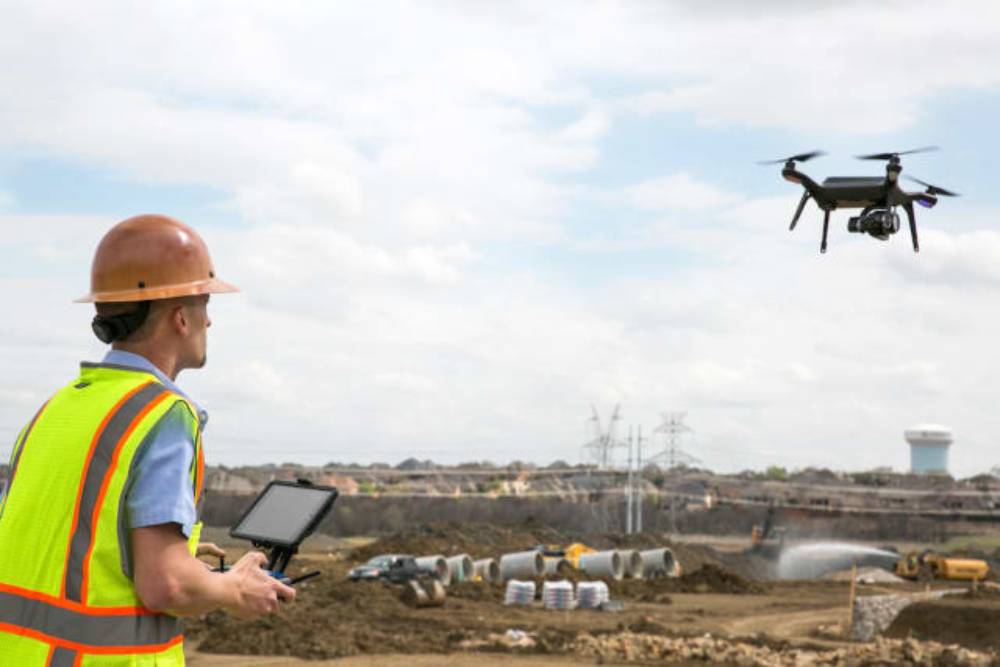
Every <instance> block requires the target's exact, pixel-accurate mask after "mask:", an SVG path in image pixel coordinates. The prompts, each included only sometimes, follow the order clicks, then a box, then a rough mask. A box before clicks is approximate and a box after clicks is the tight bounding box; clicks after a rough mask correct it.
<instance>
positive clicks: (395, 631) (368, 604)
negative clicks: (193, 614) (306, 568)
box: [187, 571, 454, 659]
mask: <svg viewBox="0 0 1000 667" xmlns="http://www.w3.org/2000/svg"><path fill="white" fill-rule="evenodd" d="M343 574H344V573H343V572H342V571H337V572H330V571H325V572H324V576H323V577H320V578H319V579H317V580H316V581H315V582H314V583H310V584H309V586H308V587H306V586H302V587H300V594H299V599H298V600H297V601H296V602H295V603H294V604H290V605H288V606H286V607H285V608H284V609H283V610H282V612H281V613H280V614H277V615H275V616H271V617H267V618H263V619H260V620H257V621H243V620H239V619H236V618H233V617H231V616H228V615H226V614H223V613H220V612H217V613H214V614H210V615H208V616H207V617H205V618H203V619H199V620H198V621H195V622H193V623H189V624H188V632H187V634H188V635H189V636H192V637H193V638H195V639H198V638H200V639H201V640H202V643H201V646H200V648H201V650H202V651H205V652H208V653H238V654H249V655H294V656H298V657H301V658H306V659H328V658H337V657H342V656H348V655H357V654H361V653H387V652H392V653H424V652H426V653H441V652H446V651H448V650H449V648H450V646H451V644H452V643H453V641H454V637H452V636H451V635H450V634H449V633H448V632H442V628H441V627H440V624H439V623H438V622H437V621H436V620H435V619H434V618H433V617H432V616H430V615H421V614H419V613H407V607H406V606H405V605H404V604H403V602H402V601H400V599H399V594H400V588H398V587H395V586H391V585H388V584H383V583H378V582H365V583H346V582H344V581H343ZM338 575H339V576H338Z"/></svg>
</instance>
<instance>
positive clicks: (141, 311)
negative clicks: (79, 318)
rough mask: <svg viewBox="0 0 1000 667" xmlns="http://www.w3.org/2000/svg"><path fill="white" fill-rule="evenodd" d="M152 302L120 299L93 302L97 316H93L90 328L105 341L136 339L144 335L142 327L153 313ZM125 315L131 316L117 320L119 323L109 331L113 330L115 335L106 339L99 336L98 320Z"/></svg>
mask: <svg viewBox="0 0 1000 667" xmlns="http://www.w3.org/2000/svg"><path fill="white" fill-rule="evenodd" d="M152 306H153V304H152V302H149V301H121V302H113V303H95V304H94V309H95V310H96V311H97V316H96V317H94V322H93V324H92V325H91V328H92V329H93V330H94V333H95V334H97V337H98V338H101V340H102V341H104V342H106V343H112V342H114V343H118V342H122V341H128V340H136V339H137V338H140V339H141V337H142V336H143V335H144V333H145V332H144V329H146V324H147V322H149V321H150V320H151V319H153V318H152V317H151V315H152V314H153V307H152ZM123 315H127V316H131V317H128V318H126V319H124V320H121V319H120V320H119V324H117V325H115V326H114V327H113V328H111V329H110V331H114V332H115V334H117V335H115V336H114V338H113V339H112V340H107V339H104V338H102V337H101V333H99V332H98V330H99V329H100V328H102V327H101V325H99V321H100V320H105V321H106V320H108V319H112V318H121V316H123ZM103 328H104V329H105V331H108V330H109V329H108V325H107V323H105V324H104V327H103ZM122 330H124V333H123V334H119V331H122Z"/></svg>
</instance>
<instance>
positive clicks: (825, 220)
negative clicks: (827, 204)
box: [819, 209, 830, 252]
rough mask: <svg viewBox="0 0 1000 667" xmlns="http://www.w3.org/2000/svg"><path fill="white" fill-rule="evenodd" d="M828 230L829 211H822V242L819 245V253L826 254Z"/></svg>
mask: <svg viewBox="0 0 1000 667" xmlns="http://www.w3.org/2000/svg"><path fill="white" fill-rule="evenodd" d="M829 228H830V210H829V209H823V242H822V243H820V244H819V251H820V252H826V232H827V230H828V229H829Z"/></svg>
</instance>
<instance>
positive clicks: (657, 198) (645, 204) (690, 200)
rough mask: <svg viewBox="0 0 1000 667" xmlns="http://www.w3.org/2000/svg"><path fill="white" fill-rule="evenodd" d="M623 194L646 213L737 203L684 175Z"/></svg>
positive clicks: (732, 197)
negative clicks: (648, 211)
mask: <svg viewBox="0 0 1000 667" xmlns="http://www.w3.org/2000/svg"><path fill="white" fill-rule="evenodd" d="M625 194H626V196H627V197H628V199H629V201H630V202H631V203H632V205H633V206H636V207H637V208H641V209H645V210H650V211H663V210H667V211H669V210H674V211H707V210H712V209H719V208H722V207H724V206H731V205H732V204H735V203H737V202H739V201H740V199H741V197H740V196H739V195H734V194H732V193H729V192H726V191H724V190H722V189H720V188H717V187H715V186H714V185H711V184H709V183H704V182H702V181H699V180H697V179H695V178H693V177H692V176H691V175H690V174H686V173H684V172H681V173H677V174H671V175H669V176H662V177H660V178H656V179H652V180H649V181H644V182H642V183H638V184H636V185H633V186H630V187H629V188H627V189H626V190H625Z"/></svg>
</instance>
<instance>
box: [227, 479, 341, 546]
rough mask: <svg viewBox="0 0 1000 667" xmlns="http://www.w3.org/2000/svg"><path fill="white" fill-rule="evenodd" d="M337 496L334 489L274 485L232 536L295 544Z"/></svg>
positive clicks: (255, 504)
mask: <svg viewBox="0 0 1000 667" xmlns="http://www.w3.org/2000/svg"><path fill="white" fill-rule="evenodd" d="M335 495H336V491H333V490H332V489H325V488H313V487H309V486H295V485H285V484H271V485H270V486H269V487H267V489H265V491H264V494H263V495H262V496H261V497H260V498H259V499H258V500H257V502H256V503H254V505H253V507H251V508H250V511H249V512H247V514H246V515H245V516H244V517H243V519H241V520H240V522H239V523H238V524H237V525H236V526H235V527H234V528H233V529H232V531H231V534H232V535H233V536H235V537H244V538H249V539H253V540H257V541H260V542H267V543H271V544H282V545H292V544H296V543H298V542H299V541H301V540H302V538H303V537H305V535H304V533H305V532H306V531H307V530H308V529H309V526H310V525H311V524H312V522H313V520H314V519H315V518H316V517H317V515H318V514H319V513H320V512H322V511H323V510H324V507H325V506H328V501H330V500H331V496H335Z"/></svg>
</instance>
